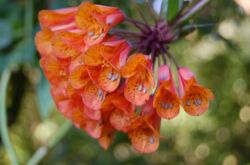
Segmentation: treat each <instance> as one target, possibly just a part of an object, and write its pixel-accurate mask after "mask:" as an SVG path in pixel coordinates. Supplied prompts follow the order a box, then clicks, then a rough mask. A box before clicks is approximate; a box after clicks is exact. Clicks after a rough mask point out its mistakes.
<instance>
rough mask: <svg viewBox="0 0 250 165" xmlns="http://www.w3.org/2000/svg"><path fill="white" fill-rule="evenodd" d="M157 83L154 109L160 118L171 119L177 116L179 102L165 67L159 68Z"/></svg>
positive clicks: (171, 78)
mask: <svg viewBox="0 0 250 165" xmlns="http://www.w3.org/2000/svg"><path fill="white" fill-rule="evenodd" d="M158 82H159V85H160V87H159V88H158V89H157V91H156V93H155V96H154V103H153V105H154V108H156V111H157V113H158V115H159V116H160V117H162V118H165V119H172V118H174V117H176V116H177V115H178V114H179V109H180V101H179V98H178V96H177V95H176V90H175V86H174V82H173V77H172V73H171V70H170V68H169V67H168V66H167V65H162V66H160V68H159V70H158Z"/></svg>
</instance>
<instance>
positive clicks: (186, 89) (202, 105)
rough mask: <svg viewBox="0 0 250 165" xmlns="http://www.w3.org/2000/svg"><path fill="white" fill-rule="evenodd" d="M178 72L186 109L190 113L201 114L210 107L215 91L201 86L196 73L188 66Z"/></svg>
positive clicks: (183, 104) (183, 103)
mask: <svg viewBox="0 0 250 165" xmlns="http://www.w3.org/2000/svg"><path fill="white" fill-rule="evenodd" d="M178 73H179V81H180V95H181V98H182V106H183V108H184V110H185V111H186V112H187V113H188V114H190V115H194V116H198V115H201V114H202V113H204V112H205V111H206V110H207V109H208V107H209V100H212V99H214V95H213V93H212V92H211V91H210V90H209V89H207V88H204V87H202V86H200V85H199V84H198V83H197V81H196V78H195V76H194V74H193V73H192V72H191V71H190V70H189V69H188V68H180V69H179V71H178Z"/></svg>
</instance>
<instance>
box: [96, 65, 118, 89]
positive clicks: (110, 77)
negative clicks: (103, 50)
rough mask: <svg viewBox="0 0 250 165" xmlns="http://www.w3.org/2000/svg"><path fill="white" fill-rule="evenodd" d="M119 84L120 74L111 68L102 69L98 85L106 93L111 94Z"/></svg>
mask: <svg viewBox="0 0 250 165" xmlns="http://www.w3.org/2000/svg"><path fill="white" fill-rule="evenodd" d="M119 83H120V74H119V72H117V70H115V69H113V68H112V67H104V68H103V69H102V70H101V73H100V76H99V79H98V84H99V86H100V87H101V88H102V89H103V90H104V91H106V92H113V91H114V90H116V89H117V88H118V86H119Z"/></svg>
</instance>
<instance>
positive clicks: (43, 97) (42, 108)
mask: <svg viewBox="0 0 250 165" xmlns="http://www.w3.org/2000/svg"><path fill="white" fill-rule="evenodd" d="M49 91H50V86H49V83H48V81H47V80H46V78H45V77H44V75H43V74H42V78H41V81H40V83H39V84H38V86H37V95H38V104H39V112H40V116H41V118H42V119H46V118H47V117H48V116H49V114H50V112H51V110H52V107H53V101H52V98H51V95H50V92H49Z"/></svg>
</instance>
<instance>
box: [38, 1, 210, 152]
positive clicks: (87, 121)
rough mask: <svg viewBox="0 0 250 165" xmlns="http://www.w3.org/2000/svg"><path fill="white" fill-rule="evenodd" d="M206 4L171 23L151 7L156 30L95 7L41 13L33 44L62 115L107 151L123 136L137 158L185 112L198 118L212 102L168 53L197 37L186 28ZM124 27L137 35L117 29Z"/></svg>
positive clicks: (155, 145)
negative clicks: (174, 44)
mask: <svg viewBox="0 0 250 165" xmlns="http://www.w3.org/2000/svg"><path fill="white" fill-rule="evenodd" d="M207 2H208V0H200V1H199V2H197V3H194V4H193V5H188V3H184V4H183V5H182V8H181V10H179V12H178V13H177V14H176V16H175V17H173V18H172V19H171V21H167V20H166V19H164V18H163V16H162V15H163V14H162V13H163V5H162V8H161V10H160V14H159V15H156V14H155V13H154V11H153V9H152V6H150V4H149V3H147V5H148V9H149V12H151V15H152V19H153V22H154V23H153V25H151V24H149V23H148V22H149V21H148V20H147V19H146V18H145V17H144V16H143V14H142V13H141V11H139V12H140V13H141V16H142V19H143V20H144V22H141V21H138V20H134V19H131V18H128V17H127V16H126V15H125V14H124V13H123V12H122V11H121V10H120V9H118V8H116V7H109V6H102V5H96V4H93V3H92V2H83V3H82V4H81V5H80V6H78V7H73V8H66V9H59V10H53V11H51V10H43V11H40V13H39V22H40V25H41V31H40V32H38V33H37V34H36V38H35V41H36V46H37V49H38V51H39V53H40V55H41V59H40V65H41V67H42V69H43V71H44V73H45V75H46V77H47V79H48V81H49V82H50V84H51V94H52V96H53V99H54V101H55V103H56V105H57V108H58V109H59V111H60V112H61V113H62V114H63V115H64V116H65V117H67V118H68V119H70V120H71V121H72V122H73V123H74V125H75V126H76V127H78V128H81V129H83V130H85V131H86V132H87V133H88V134H89V135H90V136H91V137H93V138H95V139H98V141H99V143H100V145H101V146H102V147H103V148H105V149H107V148H108V147H109V145H110V142H111V141H112V138H113V136H114V134H115V132H116V131H122V132H125V133H127V134H128V135H129V137H130V139H131V143H132V145H133V147H134V148H135V149H136V150H137V151H139V152H143V153H150V152H154V151H156V150H157V148H158V146H159V139H160V137H161V135H160V121H161V119H173V118H175V117H176V116H177V115H178V113H179V110H180V107H181V106H182V107H183V109H184V110H185V111H186V112H187V113H188V114H190V115H194V116H198V115H201V114H202V113H204V112H205V111H206V110H207V109H208V108H209V101H210V100H212V99H213V93H212V92H211V91H210V90H209V89H207V88H204V87H202V86H201V85H199V84H198V82H197V80H196V78H195V76H194V73H192V72H191V71H190V70H189V69H188V68H184V67H180V66H179V65H178V61H177V60H176V59H175V57H174V55H173V54H172V53H171V50H170V49H169V47H168V44H170V43H172V42H174V41H176V40H178V39H179V38H180V37H183V36H184V35H185V34H187V33H188V32H190V31H192V29H193V27H192V26H190V27H191V28H186V26H185V22H186V20H188V19H189V18H190V17H191V16H192V15H193V14H194V13H196V12H197V11H198V10H199V9H200V8H201V7H203V6H205V5H206V4H207ZM122 22H125V23H129V24H131V25H133V26H134V27H135V28H137V29H138V30H139V32H138V31H136V32H135V31H129V30H124V29H116V28H114V26H115V25H117V24H120V23H122ZM172 63H173V64H174V65H175V69H176V70H177V71H178V76H177V77H178V80H179V83H178V88H177V85H176V83H175V81H174V79H173V76H172V71H171V64H172ZM157 72H158V74H157ZM177 89H178V90H177Z"/></svg>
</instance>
